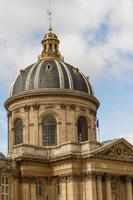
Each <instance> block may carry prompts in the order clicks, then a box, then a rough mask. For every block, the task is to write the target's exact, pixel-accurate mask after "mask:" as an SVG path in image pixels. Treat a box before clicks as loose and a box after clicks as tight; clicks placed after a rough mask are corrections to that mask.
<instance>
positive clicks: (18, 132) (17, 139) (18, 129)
mask: <svg viewBox="0 0 133 200" xmlns="http://www.w3.org/2000/svg"><path fill="white" fill-rule="evenodd" d="M21 143H23V121H22V119H20V118H18V119H16V120H15V122H14V144H15V145H17V144H21Z"/></svg>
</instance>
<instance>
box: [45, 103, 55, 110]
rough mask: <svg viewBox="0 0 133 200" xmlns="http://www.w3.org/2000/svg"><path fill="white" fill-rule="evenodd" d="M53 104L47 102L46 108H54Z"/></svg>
mask: <svg viewBox="0 0 133 200" xmlns="http://www.w3.org/2000/svg"><path fill="white" fill-rule="evenodd" d="M54 106H55V105H53V104H48V105H46V109H51V108H54Z"/></svg>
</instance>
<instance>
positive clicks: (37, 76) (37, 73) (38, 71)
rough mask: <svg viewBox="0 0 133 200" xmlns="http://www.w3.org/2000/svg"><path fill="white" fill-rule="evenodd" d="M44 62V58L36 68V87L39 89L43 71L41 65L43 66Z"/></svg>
mask: <svg viewBox="0 0 133 200" xmlns="http://www.w3.org/2000/svg"><path fill="white" fill-rule="evenodd" d="M43 63H44V60H43V61H41V62H40V63H39V65H38V67H37V69H36V72H35V77H34V89H38V86H39V75H40V71H41V67H42V64H43Z"/></svg>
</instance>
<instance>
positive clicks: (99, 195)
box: [97, 175, 103, 200]
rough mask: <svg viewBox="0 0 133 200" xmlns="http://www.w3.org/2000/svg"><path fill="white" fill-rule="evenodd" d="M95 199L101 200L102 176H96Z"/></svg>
mask: <svg viewBox="0 0 133 200" xmlns="http://www.w3.org/2000/svg"><path fill="white" fill-rule="evenodd" d="M97 197H98V200H103V189H102V176H101V175H98V176H97Z"/></svg>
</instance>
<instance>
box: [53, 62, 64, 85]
mask: <svg viewBox="0 0 133 200" xmlns="http://www.w3.org/2000/svg"><path fill="white" fill-rule="evenodd" d="M54 62H55V64H56V66H57V69H58V73H59V80H60V88H61V89H64V75H63V71H62V68H61V64H60V63H59V62H58V61H57V60H54Z"/></svg>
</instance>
